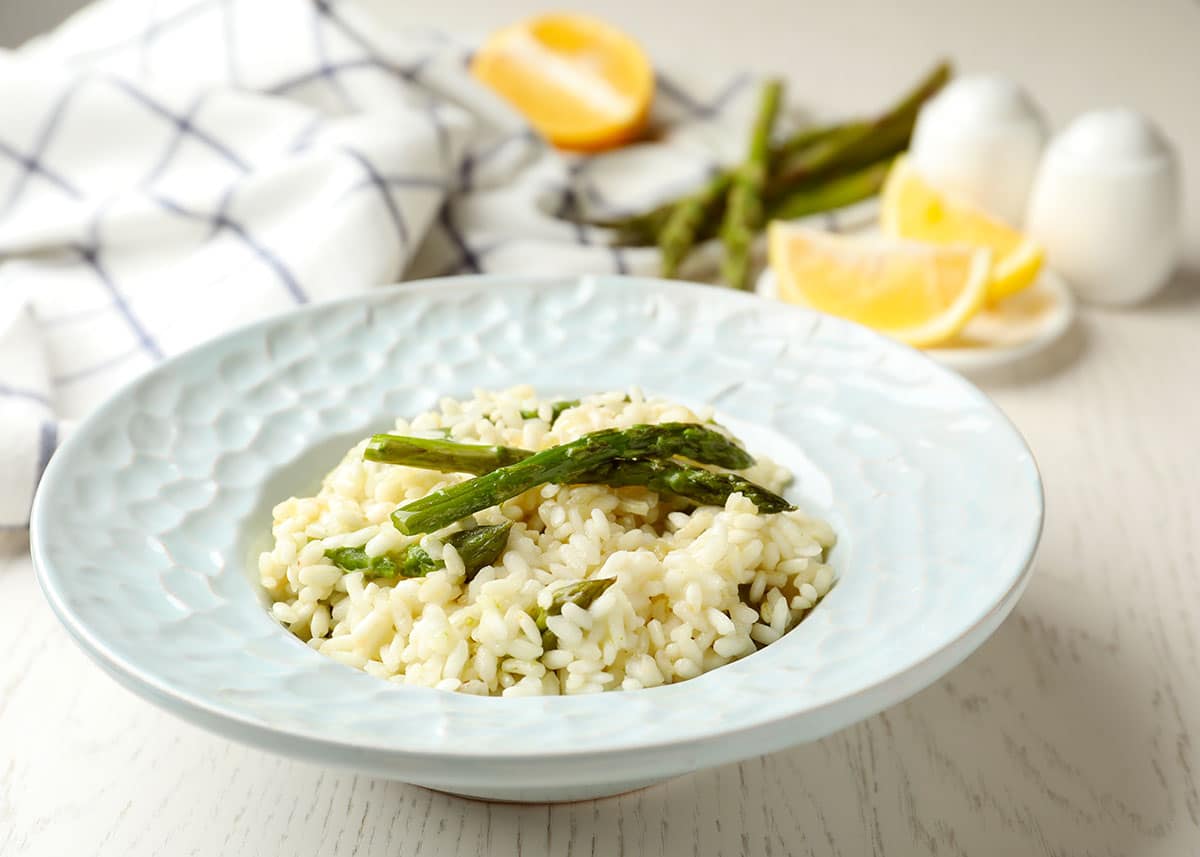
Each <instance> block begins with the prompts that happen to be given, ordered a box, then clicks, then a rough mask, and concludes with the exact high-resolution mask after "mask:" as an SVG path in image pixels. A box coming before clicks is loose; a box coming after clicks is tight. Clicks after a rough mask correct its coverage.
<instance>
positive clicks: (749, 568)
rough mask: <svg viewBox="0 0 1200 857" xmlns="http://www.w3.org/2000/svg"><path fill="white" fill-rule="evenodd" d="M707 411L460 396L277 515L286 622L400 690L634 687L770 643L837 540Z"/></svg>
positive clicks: (268, 577)
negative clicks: (793, 502) (408, 686)
mask: <svg viewBox="0 0 1200 857" xmlns="http://www.w3.org/2000/svg"><path fill="white" fill-rule="evenodd" d="M790 479H791V474H790V473H788V472H787V470H785V469H784V468H782V467H780V466H778V465H776V464H774V463H773V462H771V461H769V460H767V459H766V458H764V457H762V456H758V457H757V458H751V456H750V455H749V454H748V453H747V452H746V451H745V450H744V449H742V447H741V445H740V443H739V442H737V440H736V439H735V438H733V437H732V436H730V435H729V433H728V432H727V431H726V430H724V429H723V428H722V427H720V426H719V425H717V424H716V423H714V422H713V420H712V414H711V413H710V412H708V411H707V410H703V409H702V410H699V411H692V410H690V409H689V408H686V407H684V406H682V405H679V404H676V403H673V402H670V401H666V400H664V399H659V398H652V397H645V396H644V395H643V394H642V393H641V392H640V391H638V390H636V389H634V390H630V391H628V392H626V391H620V392H611V393H601V394H597V395H593V396H588V397H586V398H583V399H582V400H577V401H556V400H552V399H544V398H539V397H538V396H537V395H536V393H535V391H534V390H532V389H531V388H529V387H518V388H514V389H511V390H506V391H503V392H484V391H479V392H477V393H476V395H475V397H474V398H472V399H469V400H463V401H457V400H454V399H444V400H443V401H442V402H441V403H440V405H439V407H438V408H437V409H436V410H432V411H429V412H427V413H423V414H420V415H419V416H416V417H415V418H413V419H411V420H406V419H400V420H398V421H397V422H396V427H395V432H394V433H393V434H388V435H377V436H375V437H374V438H371V439H367V440H364V441H363V442H362V443H359V444H358V445H356V446H355V447H354V448H353V449H351V450H350V451H349V452H348V453H347V454H346V456H345V458H344V459H343V460H342V461H341V463H340V464H338V465H337V467H335V468H334V469H333V470H332V471H331V472H330V473H329V474H327V475H326V476H325V478H324V480H323V482H322V484H321V488H320V490H319V491H318V492H317V493H316V495H314V496H312V497H302V498H296V497H293V498H290V499H288V500H285V501H284V502H282V503H280V504H279V505H278V506H276V507H275V509H274V524H273V527H272V534H273V537H274V546H273V548H272V549H271V550H269V551H265V552H263V553H262V554H261V556H260V557H259V573H260V577H261V581H262V585H263V587H264V588H265V589H266V591H267V593H268V595H269V596H270V600H271V601H272V607H271V612H272V614H273V615H274V616H275V618H276V619H277V620H278V621H279V622H281V623H282V624H283V625H284V626H286V627H287V628H288V629H289V630H290V631H291V632H292V633H293V634H295V635H296V636H297V637H299V638H300V639H301V640H303V641H305V642H306V643H307V644H308V645H309V646H311V647H312V648H313V649H315V650H317V651H318V652H321V653H322V654H324V655H328V656H329V657H331V658H335V659H336V660H338V661H341V662H342V663H344V664H347V665H349V666H352V667H355V668H358V669H361V670H364V671H366V672H368V673H370V674H372V675H375V676H378V677H380V678H383V679H387V680H389V681H394V682H398V683H401V684H411V685H421V686H427V687H435V688H439V689H442V690H448V691H460V692H463V693H473V694H481V695H504V696H521V695H534V694H576V693H594V692H597V691H603V690H636V689H639V688H648V687H654V686H656V685H661V684H668V683H671V682H677V681H682V680H684V679H689V678H693V677H695V676H698V675H700V674H701V673H703V672H706V671H708V670H711V669H715V668H717V667H719V666H722V665H723V664H727V663H729V662H731V661H734V660H737V659H738V658H741V657H744V656H746V655H749V654H751V653H753V652H754V651H755V650H756V649H758V648H759V647H761V646H765V645H769V644H770V643H772V642H774V641H776V640H778V639H779V638H780V637H781V636H783V634H785V633H786V632H787V631H788V630H790V629H791V628H792V627H794V626H795V625H796V623H797V622H799V621H800V620H801V619H802V618H803V617H804V615H805V613H806V612H807V611H808V610H810V609H811V608H812V607H813V605H814V604H816V603H817V601H818V600H819V599H820V598H821V597H822V596H824V595H825V594H826V593H827V592H828V591H829V589H830V587H831V586H832V584H833V580H834V578H833V572H832V570H831V569H830V567H829V566H828V565H826V564H825V557H826V552H827V550H828V549H829V548H830V547H831V546H832V545H833V543H834V534H833V532H832V530H831V529H830V527H829V526H828V525H827V524H826V523H825V522H823V521H820V520H816V519H814V518H811V517H809V516H807V515H805V514H804V513H803V512H801V511H799V510H797V509H794V508H793V507H791V505H790V504H789V503H788V502H787V501H786V500H785V499H784V498H783V497H782V496H781V495H780V494H779V492H781V491H782V490H783V488H784V487H785V486H786V484H787V483H788V481H789V480H790Z"/></svg>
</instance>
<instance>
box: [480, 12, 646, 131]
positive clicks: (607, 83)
mask: <svg viewBox="0 0 1200 857" xmlns="http://www.w3.org/2000/svg"><path fill="white" fill-rule="evenodd" d="M471 72H472V74H474V75H475V77H476V78H478V79H479V80H480V81H481V82H482V83H484V84H485V85H487V86H488V87H490V88H491V89H493V90H495V91H496V92H497V93H498V94H499V95H501V96H502V97H503V98H505V99H506V100H507V101H508V102H509V103H511V104H512V105H513V107H515V108H516V109H517V110H518V111H520V112H521V113H523V114H524V115H525V118H526V119H528V120H529V122H530V124H532V125H533V126H534V127H535V128H536V129H537V130H538V131H539V132H540V133H541V134H542V135H543V136H544V137H546V138H547V139H548V140H549V141H550V142H551V143H553V144H554V145H556V146H559V147H560V148H564V149H575V150H581V151H597V150H600V149H607V148H611V147H613V146H617V145H620V144H621V143H624V142H627V141H629V140H630V139H632V138H634V137H636V136H637V135H638V134H639V133H640V132H641V130H642V128H643V127H644V125H645V123H646V116H647V113H648V112H649V109H650V102H651V100H652V99H653V97H654V71H653V68H652V67H651V65H650V60H649V59H648V58H647V57H646V54H645V52H643V51H642V49H641V48H640V47H638V45H637V43H636V42H634V41H633V39H631V38H629V36H627V35H625V34H624V33H622V32H621V31H620V30H617V29H615V28H614V27H611V26H609V25H608V24H606V23H604V22H603V21H600V20H597V19H596V18H591V17H588V16H586V15H576V14H549V15H542V16H540V17H537V18H533V19H531V20H528V21H523V22H521V23H518V24H513V25H512V26H509V27H505V28H504V29H502V30H498V31H497V32H495V33H493V34H492V35H491V36H490V37H489V38H488V39H487V41H486V42H484V44H483V46H482V47H480V49H479V51H478V53H476V54H475V57H474V58H473V59H472V61H471Z"/></svg>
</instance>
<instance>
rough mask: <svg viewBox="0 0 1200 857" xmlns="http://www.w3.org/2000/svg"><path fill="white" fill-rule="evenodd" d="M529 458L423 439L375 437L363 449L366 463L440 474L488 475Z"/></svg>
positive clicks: (507, 449)
mask: <svg viewBox="0 0 1200 857" xmlns="http://www.w3.org/2000/svg"><path fill="white" fill-rule="evenodd" d="M531 455H533V453H532V452H530V451H529V450H526V449H514V448H513V447H511V446H495V445H490V444H477V443H456V442H455V441H452V440H440V439H434V438H425V437H406V436H404V435H398V434H377V435H374V436H372V437H371V441H370V443H368V444H367V448H366V449H365V450H363V458H364V459H365V460H366V461H379V462H383V463H385V464H404V465H407V466H408V467H422V468H424V469H426V470H439V471H441V472H442V473H472V474H475V475H479V474H482V473H490V472H491V471H493V470H495V469H496V468H497V467H504V466H506V465H509V464H516V463H517V462H518V461H520V460H522V459H524V458H528V457H529V456H531Z"/></svg>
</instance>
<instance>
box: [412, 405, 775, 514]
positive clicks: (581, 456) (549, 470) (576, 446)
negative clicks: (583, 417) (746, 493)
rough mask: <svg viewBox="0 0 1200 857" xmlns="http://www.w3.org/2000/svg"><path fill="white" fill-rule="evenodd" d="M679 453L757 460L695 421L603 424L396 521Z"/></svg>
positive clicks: (742, 463)
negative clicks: (616, 462) (623, 461)
mask: <svg viewBox="0 0 1200 857" xmlns="http://www.w3.org/2000/svg"><path fill="white" fill-rule="evenodd" d="M675 455H679V456H683V457H686V458H690V459H692V460H693V461H699V462H701V463H704V464H715V465H717V466H719V467H725V468H728V469H730V470H743V469H745V468H747V467H749V466H750V465H752V464H753V463H754V459H753V458H752V457H751V456H750V454H749V453H747V452H746V451H745V450H744V449H742V448H741V447H740V446H738V445H736V444H735V443H733V441H731V440H730V439H729V438H727V437H725V435H723V434H720V433H718V432H715V431H712V430H711V429H707V428H705V427H703V426H700V425H696V424H694V423H661V424H659V425H637V426H632V427H630V428H627V429H603V430H601V431H596V432H592V433H591V434H586V435H584V436H583V437H580V438H578V439H576V440H573V441H570V442H568V443H564V444H560V445H559V446H554V447H551V448H550V449H546V450H542V451H541V452H539V453H537V454H535V455H532V456H530V457H529V458H526V459H524V460H523V461H518V462H517V463H516V464H510V465H508V466H507V467H501V468H500V469H498V470H493V471H492V472H491V473H488V474H485V475H483V476H477V477H475V478H474V479H469V480H467V481H466V482H460V483H458V484H457V485H451V486H450V487H448V488H443V489H441V490H440V491H434V492H433V493H432V494H429V495H427V496H426V497H423V498H421V499H420V500H418V501H415V503H409V504H406V505H404V506H401V507H400V508H399V509H397V510H396V511H395V512H393V513H392V523H394V524H395V525H396V529H398V530H400V532H402V533H405V534H408V535H413V534H416V533H428V532H432V531H434V530H438V529H441V528H442V527H445V526H448V525H449V524H452V523H453V522H454V521H457V520H459V519H461V518H465V517H466V516H467V515H471V514H474V513H475V512H478V511H480V510H481V509H486V508H488V507H490V506H495V505H497V504H499V503H503V502H504V501H505V500H508V499H510V498H512V497H516V496H517V495H518V494H523V493H524V492H526V491H528V490H529V489H530V488H536V487H537V486H538V485H545V484H546V483H550V482H553V483H558V484H568V483H571V482H575V481H577V480H578V478H579V476H580V475H582V474H584V473H587V472H588V471H590V470H593V469H595V468H597V467H599V466H600V465H603V464H606V463H607V462H609V461H612V460H613V459H615V458H638V457H647V456H649V457H654V458H670V457H672V456H675ZM414 507H415V508H414Z"/></svg>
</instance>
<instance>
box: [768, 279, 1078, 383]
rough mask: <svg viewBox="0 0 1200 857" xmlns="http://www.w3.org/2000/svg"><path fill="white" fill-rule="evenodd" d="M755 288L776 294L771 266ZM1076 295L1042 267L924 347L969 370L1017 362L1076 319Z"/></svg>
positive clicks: (942, 359)
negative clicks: (1023, 285)
mask: <svg viewBox="0 0 1200 857" xmlns="http://www.w3.org/2000/svg"><path fill="white" fill-rule="evenodd" d="M755 291H756V292H757V293H758V294H760V295H762V296H763V297H769V298H775V297H777V293H776V290H775V274H774V272H772V271H771V269H770V268H768V269H766V270H765V271H763V273H762V275H761V276H760V277H759V278H758V283H757V285H756V287H755ZM1075 311H1076V310H1075V298H1074V297H1073V296H1072V295H1071V290H1070V289H1069V288H1068V287H1067V284H1066V282H1065V281H1064V280H1063V278H1062V277H1061V276H1059V275H1058V274H1056V273H1054V272H1053V271H1050V270H1045V271H1043V272H1042V274H1041V275H1040V276H1039V277H1038V280H1037V282H1036V283H1034V284H1033V285H1032V286H1030V287H1029V288H1028V289H1026V290H1025V291H1023V292H1021V293H1020V294H1017V295H1014V296H1013V297H1011V298H1007V299H1006V300H1004V301H1003V302H1002V303H1001V304H999V305H998V306H995V307H992V308H990V309H986V310H984V311H983V312H981V313H980V314H979V315H977V316H976V317H975V318H973V319H971V323H970V324H968V325H967V328H966V330H964V331H963V332H962V333H961V334H959V335H958V336H957V337H955V338H954V339H953V340H951V341H950V342H948V343H946V344H945V345H941V346H937V347H934V348H925V349H922V350H923V351H924V352H925V353H926V354H928V355H929V356H930V357H932V358H933V359H934V360H937V361H938V362H939V363H941V364H943V365H945V366H949V367H950V368H951V369H956V370H958V371H960V372H968V371H973V370H981V369H994V368H996V367H999V366H1006V365H1009V364H1012V363H1017V362H1019V361H1021V360H1024V359H1026V358H1027V357H1030V356H1031V355H1033V354H1035V353H1036V352H1038V351H1041V350H1042V349H1044V348H1046V347H1048V346H1049V345H1050V344H1051V343H1053V342H1055V341H1057V340H1058V339H1059V338H1061V337H1062V335H1063V334H1065V333H1066V332H1067V330H1069V329H1070V327H1071V324H1072V322H1073V321H1074V320H1075Z"/></svg>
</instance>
